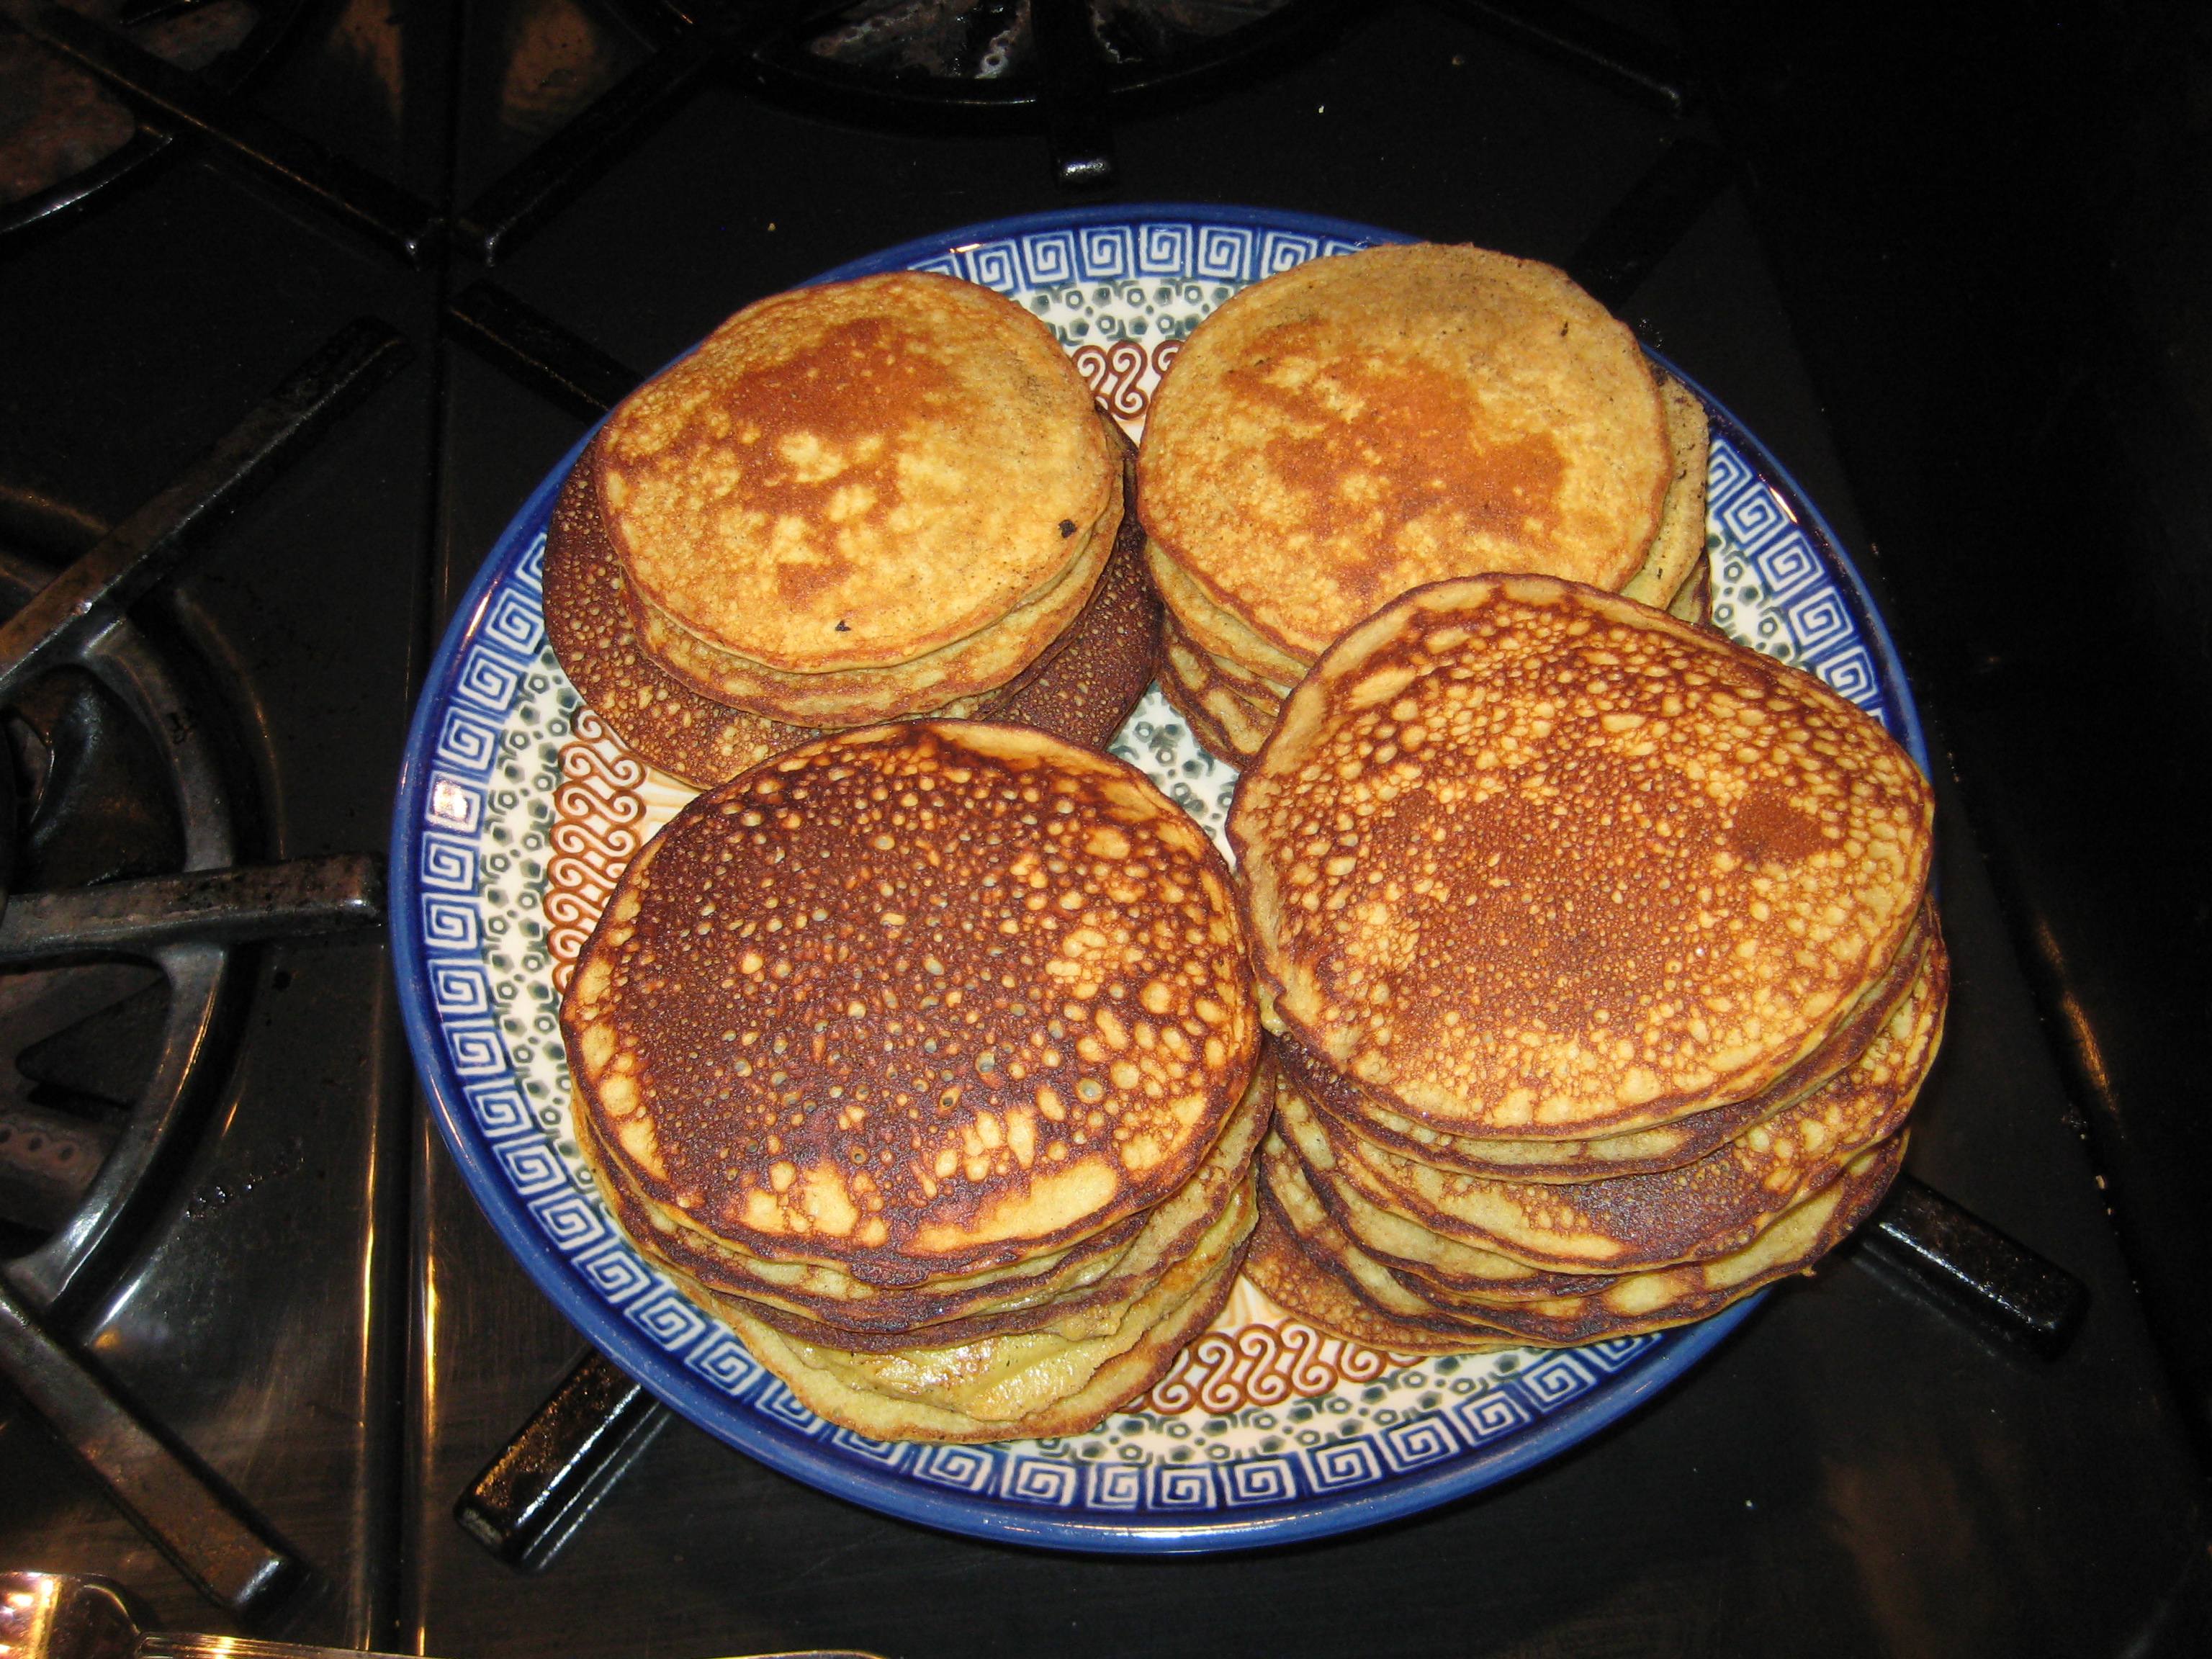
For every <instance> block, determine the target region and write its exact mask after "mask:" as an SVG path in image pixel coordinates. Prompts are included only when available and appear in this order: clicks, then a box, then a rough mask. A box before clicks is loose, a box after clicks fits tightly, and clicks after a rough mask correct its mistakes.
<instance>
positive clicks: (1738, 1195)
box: [1276, 951, 1949, 1273]
mask: <svg viewBox="0 0 2212 1659" xmlns="http://www.w3.org/2000/svg"><path fill="white" fill-rule="evenodd" d="M1948 990H1949V975H1948V969H1947V965H1946V963H1945V959H1944V957H1943V956H1942V952H1941V951H1936V952H1935V953H1934V954H1932V955H1931V956H1930V957H1929V959H1928V961H1927V963H1926V965H1925V967H1924V969H1923V972H1922V973H1921V975H1919V976H1918V978H1917V980H1916V981H1915V983H1914V986H1913V989H1912V992H1911V994H1910V995H1909V996H1907V997H1906V998H1905V1000H1904V1001H1903V1002H1902V1003H1900V1004H1899V1006H1898V1007H1897V1009H1896V1010H1895V1012H1893V1014H1892V1016H1891V1018H1890V1019H1889V1021H1888V1022H1887V1024H1884V1026H1883V1027H1882V1029H1881V1032H1880V1033H1879V1034H1878V1035H1877V1036H1875V1039H1874V1041H1873V1042H1870V1043H1869V1044H1868V1045H1867V1048H1866V1049H1865V1051H1864V1052H1863V1054H1861V1055H1859V1056H1858V1058H1857V1060H1855V1061H1854V1063H1853V1064H1852V1065H1851V1066H1850V1067H1849V1068H1847V1069H1846V1070H1844V1072H1842V1073H1838V1075H1837V1076H1836V1077H1834V1078H1833V1079H1830V1080H1829V1081H1828V1082H1826V1083H1825V1084H1822V1085H1820V1086H1819V1087H1817V1088H1814V1089H1813V1090H1812V1091H1809V1092H1808V1093H1807V1094H1805V1095H1804V1096H1803V1097H1802V1098H1800V1099H1798V1100H1796V1101H1794V1102H1792V1103H1790V1105H1789V1106H1787V1107H1785V1108H1784V1109H1783V1110H1782V1111H1780V1112H1778V1113H1777V1114H1775V1115H1773V1116H1772V1117H1771V1118H1769V1119H1768V1120H1766V1121H1764V1122H1762V1123H1759V1124H1756V1125H1754V1126H1753V1127H1751V1128H1749V1129H1747V1130H1746V1131H1745V1132H1744V1133H1742V1134H1741V1135H1739V1136H1738V1137H1737V1138H1736V1139H1734V1140H1731V1141H1729V1142H1728V1143H1726V1144H1725V1145H1723V1146H1720V1147H1717V1148H1716V1149H1715V1150H1714V1151H1713V1152H1709V1153H1707V1154H1706V1155H1705V1157H1703V1158H1699V1159H1698V1160H1697V1161H1696V1162H1694V1163H1692V1164H1684V1165H1682V1166H1680V1168H1676V1169H1671V1170H1656V1171H1654V1172H1651V1173H1648V1174H1640V1175H1627V1176H1607V1177H1605V1178H1603V1179H1600V1180H1595V1181H1584V1182H1551V1183H1539V1182H1516V1181H1497V1180H1492V1179H1488V1178H1486V1177H1484V1176H1472V1175H1468V1174H1466V1173H1465V1172H1463V1171H1460V1170H1440V1169H1438V1168H1437V1167H1436V1166H1435V1165H1433V1164H1425V1163H1422V1162H1420V1161H1419V1160H1418V1159H1415V1158H1407V1157H1406V1156H1405V1155H1403V1154H1402V1153H1401V1152H1396V1151H1395V1150H1394V1149H1391V1148H1387V1147H1383V1146H1376V1144H1375V1143H1373V1142H1372V1141H1369V1140H1365V1139H1361V1138H1360V1137H1359V1136H1358V1134H1356V1133H1353V1132H1352V1130H1351V1129H1350V1128H1348V1127H1346V1126H1345V1125H1344V1124H1343V1123H1342V1122H1341V1121H1339V1120H1335V1119H1331V1118H1328V1117H1326V1116H1324V1115H1322V1114H1320V1113H1317V1112H1315V1111H1313V1110H1312V1109H1311V1107H1310V1104H1309V1103H1307V1101H1306V1099H1305V1097H1304V1095H1303V1094H1302V1093H1301V1092H1300V1091H1297V1089H1295V1088H1289V1087H1285V1088H1282V1089H1279V1091H1278V1092H1277V1107H1276V1110H1277V1118H1278V1121H1279V1125H1280V1128H1281V1133H1283V1135H1284V1136H1285V1139H1289V1140H1291V1141H1292V1142H1293V1143H1294V1144H1295V1145H1296V1146H1297V1148H1298V1150H1299V1151H1300V1152H1301V1153H1302V1154H1303V1155H1304V1157H1305V1158H1306V1159H1307V1161H1308V1162H1309V1163H1310V1164H1314V1165H1315V1166H1316V1167H1317V1168H1325V1169H1327V1170H1329V1171H1330V1172H1331V1173H1332V1174H1333V1175H1334V1177H1336V1179H1337V1180H1339V1181H1340V1182H1342V1183H1343V1184H1344V1186H1346V1188H1349V1189H1351V1190H1352V1191H1354V1192H1357V1193H1358V1194H1359V1196H1360V1197H1362V1198H1364V1200H1367V1202H1368V1203H1369V1204H1370V1205H1373V1206H1376V1207H1378V1208H1381V1209H1385V1210H1389V1211H1391V1212H1395V1213H1397V1214H1399V1215H1401V1216H1403V1217H1405V1218H1407V1219H1409V1220H1412V1221H1413V1222H1415V1223H1418V1224H1419V1225H1420V1226H1422V1227H1424V1228H1425V1229H1427V1230H1429V1231H1432V1232H1436V1233H1439V1234H1442V1235H1443V1237H1447V1238H1451V1239H1455V1240H1458V1241H1459V1242H1461V1243H1467V1244H1471V1245H1473V1246H1474V1247H1476V1248H1478V1249H1484V1250H1488V1251H1493V1252H1496V1253H1498V1254H1499V1255H1506V1256H1510V1257H1511V1258H1513V1259H1514V1260H1516V1261H1525V1262H1528V1264H1530V1265H1531V1266H1533V1267H1547V1268H1551V1269H1553V1270H1555V1271H1561V1272H1569V1273H1573V1272H1583V1273H1589V1272H1597V1273H1628V1272H1635V1271H1641V1270H1644V1269H1647V1268H1652V1267H1669V1266H1673V1265H1675V1264H1677V1263H1683V1262H1694V1261H1711V1260H1713V1259H1715V1258H1717V1257H1719V1256H1723V1255H1732V1254H1734V1253H1735V1252H1736V1251H1738V1250H1741V1249H1744V1248H1746V1247H1747V1245H1748V1244H1749V1243H1751V1241H1752V1240H1753V1238H1755V1237H1757V1236H1758V1235H1759V1233H1761V1232H1763V1231H1765V1229H1766V1228H1767V1227H1768V1226H1769V1225H1771V1223H1772V1220H1773V1218H1774V1217H1776V1216H1777V1215H1778V1214H1780V1213H1781V1212H1784V1210H1787V1209H1789V1208H1790V1207H1792V1206H1795V1205H1796V1204H1797V1203H1798V1202H1799V1201H1800V1200H1802V1199H1804V1198H1806V1197H1808V1196H1810V1195H1811V1194H1814V1193H1816V1192H1819V1191H1820V1189H1821V1188H1824V1187H1826V1186H1828V1185H1829V1184H1831V1183H1832V1182H1834V1181H1835V1180H1837V1179H1838V1177H1839V1176H1840V1175H1841V1173H1842V1171H1843V1169H1844V1166H1845V1165H1846V1164H1848V1163H1849V1162H1850V1160H1851V1159H1852V1158H1856V1157H1857V1154H1858V1153H1859V1152H1862V1151H1863V1150H1864V1149H1865V1148H1866V1147H1868V1146H1872V1145H1873V1144H1875V1142H1876V1141H1878V1140H1882V1139H1887V1137H1888V1136H1890V1135H1891V1134H1893V1133H1895V1132H1896V1131H1897V1129H1898V1127H1899V1126H1900V1125H1901V1124H1902V1123H1903V1121H1904V1120H1905V1114H1906V1113H1907V1112H1908V1111H1910V1110H1911V1106H1912V1102H1913V1099H1914V1097H1916V1096H1917V1093H1918V1092H1919V1089H1920V1084H1921V1081H1922V1079H1923V1078H1924V1077H1925V1076H1926V1075H1927V1072H1928V1067H1929V1063H1930V1062H1931V1061H1932V1060H1933V1059H1934V1057H1935V1053H1936V1045H1937V1044H1938V1042H1940V1041H1941V1039H1942V1026H1943V1012H1944V1007H1945V1003H1946V1000H1947V998H1948Z"/></svg>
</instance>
